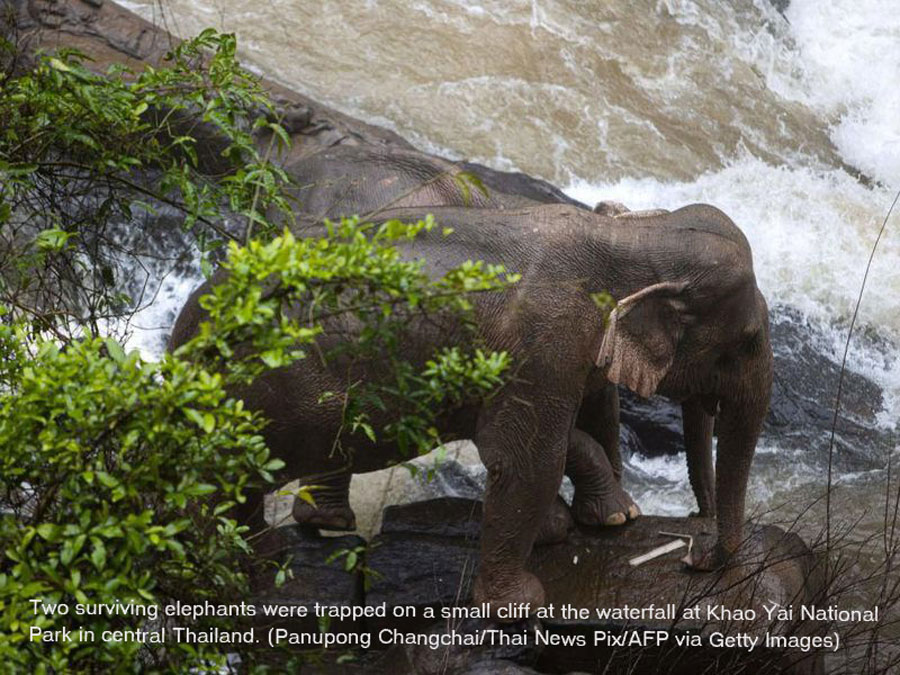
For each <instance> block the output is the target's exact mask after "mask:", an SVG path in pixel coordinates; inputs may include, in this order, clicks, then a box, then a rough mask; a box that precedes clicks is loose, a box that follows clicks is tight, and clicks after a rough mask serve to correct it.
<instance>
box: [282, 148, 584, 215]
mask: <svg viewBox="0 0 900 675" xmlns="http://www.w3.org/2000/svg"><path fill="white" fill-rule="evenodd" d="M285 170H286V171H287V172H288V174H289V175H290V176H291V178H292V179H293V180H294V181H295V182H296V184H297V187H296V189H295V190H294V191H293V192H292V196H293V197H295V198H296V200H297V202H298V211H299V212H300V213H301V214H302V215H303V220H304V221H307V222H308V221H312V222H318V221H321V220H322V219H323V218H331V219H335V218H340V217H341V216H345V215H346V216H349V215H356V214H358V215H360V216H365V215H367V214H374V213H375V212H376V211H379V210H383V209H387V208H401V207H415V206H469V207H474V208H494V209H507V208H522V207H525V206H531V205H534V204H538V203H545V204H550V203H553V204H555V203H572V204H575V202H573V201H572V200H569V198H568V197H566V196H565V195H564V194H563V193H562V192H559V191H558V190H556V189H555V188H553V187H552V186H550V185H548V184H545V183H543V182H541V181H536V180H534V179H530V178H527V177H525V176H523V175H521V174H505V173H502V172H499V171H492V170H490V169H487V168H486V167H481V166H478V165H475V164H467V163H463V162H449V161H447V160H445V159H441V158H439V157H432V156H429V155H424V154H422V153H420V152H414V151H410V150H401V149H392V148H371V147H367V146H348V145H342V146H337V147H334V148H326V149H324V150H322V151H320V152H317V153H315V154H314V155H310V156H307V157H304V158H303V159H301V160H298V161H296V162H294V163H293V164H289V165H288V166H286V167H285ZM461 174H470V175H475V176H477V177H478V178H479V180H481V182H482V185H483V186H484V190H483V191H482V190H480V189H479V188H478V187H477V186H476V185H474V184H472V183H470V182H467V181H465V178H464V176H461ZM461 183H464V184H465V186H466V187H463V185H461Z"/></svg>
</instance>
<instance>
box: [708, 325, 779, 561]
mask: <svg viewBox="0 0 900 675" xmlns="http://www.w3.org/2000/svg"><path fill="white" fill-rule="evenodd" d="M760 346H761V347H763V348H762V349H760V353H759V354H758V355H757V357H756V358H755V359H754V360H753V363H752V364H751V373H750V377H747V378H745V380H744V382H743V386H740V387H738V388H737V389H736V390H735V391H734V392H732V395H731V396H728V397H723V398H722V399H720V406H721V407H720V414H719V422H718V436H719V442H718V452H717V456H716V511H717V518H718V522H717V524H718V534H719V537H718V544H717V547H718V549H719V551H718V553H719V554H720V555H723V556H729V555H731V554H732V553H734V552H735V551H736V550H737V549H738V548H739V547H740V545H741V542H742V539H743V525H744V502H745V498H746V494H747V481H748V479H749V477H750V465H751V464H752V462H753V453H754V451H755V450H756V442H757V440H758V439H759V434H760V431H761V430H762V426H763V421H764V420H765V417H766V413H767V411H768V408H769V399H770V396H771V391H772V351H771V348H770V345H769V343H768V339H766V341H765V345H764V346H763V345H760Z"/></svg>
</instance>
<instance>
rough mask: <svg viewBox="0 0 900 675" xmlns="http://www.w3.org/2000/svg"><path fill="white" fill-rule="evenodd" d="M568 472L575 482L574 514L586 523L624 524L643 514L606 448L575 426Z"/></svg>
mask: <svg viewBox="0 0 900 675" xmlns="http://www.w3.org/2000/svg"><path fill="white" fill-rule="evenodd" d="M566 475H567V476H568V477H569V478H571V479H572V484H573V485H574V486H575V497H574V498H573V499H572V516H573V517H574V518H575V520H576V521H577V522H579V523H581V524H582V525H622V524H623V523H625V522H626V521H627V520H634V519H635V518H637V517H638V516H639V515H640V513H641V512H640V509H638V507H637V505H636V504H635V503H634V500H632V499H631V497H630V496H629V495H628V493H627V492H625V490H623V489H622V486H621V484H620V483H619V481H618V480H617V478H616V476H615V474H614V472H613V468H612V466H611V465H610V462H609V459H608V458H607V456H606V454H605V453H604V452H603V448H601V447H600V446H599V445H597V442H596V441H595V440H594V439H593V438H591V436H589V435H588V434H586V433H585V432H584V431H581V430H580V429H572V431H571V433H570V434H569V446H568V451H567V453H566Z"/></svg>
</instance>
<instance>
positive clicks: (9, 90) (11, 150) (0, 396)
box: [0, 31, 516, 672]
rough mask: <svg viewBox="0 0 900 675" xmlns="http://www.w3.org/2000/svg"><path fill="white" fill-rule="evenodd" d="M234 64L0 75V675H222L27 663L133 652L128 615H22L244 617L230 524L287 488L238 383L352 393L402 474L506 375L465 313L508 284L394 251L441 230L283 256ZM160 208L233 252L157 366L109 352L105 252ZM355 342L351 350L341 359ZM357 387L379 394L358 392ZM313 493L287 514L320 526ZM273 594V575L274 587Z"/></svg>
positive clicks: (320, 237) (173, 652) (223, 56)
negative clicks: (318, 377) (100, 609)
mask: <svg viewBox="0 0 900 675" xmlns="http://www.w3.org/2000/svg"><path fill="white" fill-rule="evenodd" d="M234 51H235V43H234V38H233V36H230V35H218V34H216V33H214V32H213V31H204V33H202V34H201V35H200V36H199V37H198V38H196V39H195V40H192V41H188V42H186V43H184V44H182V45H181V46H179V47H178V48H177V49H176V50H175V51H174V52H173V53H172V54H171V55H170V60H169V65H168V66H167V67H166V68H159V69H153V68H147V69H146V70H144V71H143V72H141V73H132V72H129V71H126V70H123V69H113V70H111V71H110V72H109V73H107V74H105V75H97V74H94V73H91V72H89V71H88V70H87V69H85V68H84V67H83V60H84V59H83V57H81V56H79V55H78V54H76V53H74V52H71V51H68V52H61V53H59V54H56V55H53V56H44V57H42V58H40V59H39V60H38V63H37V66H36V68H35V69H34V70H33V71H31V72H28V73H24V74H20V75H15V76H13V75H11V74H9V73H6V74H3V75H2V84H3V87H2V88H0V235H2V237H0V249H2V251H3V255H2V256H0V447H2V448H3V450H4V451H3V453H0V508H2V511H0V551H2V554H0V659H2V661H3V663H4V667H6V668H7V669H8V670H10V671H14V672H15V671H20V672H136V671H148V670H154V669H158V670H162V671H167V672H169V671H173V670H174V671H182V672H187V671H192V672H200V671H201V670H210V669H211V668H213V666H214V665H215V664H217V663H221V660H222V655H221V654H219V653H218V650H219V649H221V648H220V647H217V646H215V645H208V646H206V645H180V646H179V645H176V643H174V642H171V643H169V644H167V645H166V649H165V650H160V649H153V648H152V647H146V646H144V647H142V646H141V645H138V644H136V643H135V642H133V641H126V642H109V641H106V642H104V641H101V640H100V639H95V641H93V642H89V643H88V642H86V643H80V642H79V641H78V640H77V639H75V640H71V641H66V642H57V643H41V642H31V641H29V639H28V629H29V626H40V627H43V628H47V629H60V628H65V627H68V628H70V629H71V628H74V627H76V626H78V627H83V628H86V629H91V630H95V631H97V635H99V634H100V631H102V630H104V629H116V628H123V629H135V628H140V627H142V624H141V622H140V621H136V620H135V619H134V618H133V617H128V616H125V617H123V616H112V617H111V616H97V617H73V616H72V615H71V614H70V615H67V616H63V615H50V616H44V615H43V614H41V613H38V614H35V612H34V609H33V607H32V603H31V600H32V599H34V598H38V599H40V600H41V601H42V602H44V603H52V604H56V603H64V604H68V605H72V604H73V603H88V604H97V603H115V602H117V601H118V602H121V603H126V604H127V603H130V602H134V603H137V604H146V605H157V606H158V605H165V604H166V603H170V602H174V601H177V600H181V601H188V602H198V601H202V600H203V599H206V598H208V599H210V600H211V601H214V602H216V603H228V602H231V601H240V600H241V599H242V598H244V597H245V596H246V590H247V588H246V579H245V575H244V573H243V571H242V570H244V569H246V568H250V565H249V563H248V565H244V563H245V562H248V560H247V558H248V556H252V547H251V545H250V542H251V540H252V535H253V534H255V533H249V532H247V531H246V528H244V527H241V526H239V525H238V524H237V523H236V522H235V520H234V519H233V518H232V517H231V513H232V512H231V511H230V509H231V507H233V506H234V504H235V503H237V502H241V501H242V500H244V498H245V494H246V492H247V491H248V490H249V489H251V488H252V487H254V486H259V485H262V484H265V483H266V482H271V481H273V480H274V475H275V473H276V472H277V471H278V469H280V468H281V462H280V460H277V459H272V458H271V457H270V454H269V450H268V449H267V448H266V446H265V444H264V442H263V438H262V436H261V432H262V431H263V429H264V422H263V420H261V419H260V418H259V417H258V416H257V415H255V414H252V413H250V412H249V411H248V410H246V409H245V408H244V405H243V403H242V402H241V401H240V400H239V399H238V398H237V396H236V394H237V392H239V391H240V389H241V386H243V385H245V384H246V383H247V382H248V381H250V380H251V379H253V378H255V377H259V376H261V375H262V374H263V373H265V371H267V370H268V369H271V368H278V367H285V366H288V365H290V364H292V363H293V362H295V361H296V360H298V359H302V358H307V357H308V356H309V357H313V356H314V357H315V358H317V359H325V360H326V361H330V362H331V363H333V364H338V365H340V366H341V368H342V369H346V372H347V374H348V376H347V380H346V382H345V387H344V389H343V390H342V391H340V392H330V393H326V394H325V395H324V396H323V400H324V399H327V398H330V397H340V399H341V402H342V405H343V409H344V427H343V429H342V431H347V432H351V433H350V434H349V436H350V437H351V438H358V439H359V440H360V442H371V441H375V440H379V441H381V440H392V441H394V442H396V443H397V444H398V445H399V446H400V447H401V448H404V449H406V450H407V451H408V452H409V453H410V454H412V453H413V452H416V451H421V450H429V449H430V448H431V447H433V445H434V444H435V443H437V442H439V439H438V435H437V431H436V430H435V425H434V420H435V418H436V416H437V415H438V414H440V413H441V412H442V411H443V410H445V409H446V408H447V407H449V406H455V405H459V404H461V403H463V402H467V401H470V400H473V399H479V398H483V397H485V396H489V395H490V393H491V391H492V390H493V389H495V388H496V387H497V386H499V385H501V383H502V376H503V373H504V371H505V370H506V369H507V368H508V367H509V358H508V356H507V355H506V354H503V353H488V352H486V351H484V350H480V349H478V346H479V343H478V340H477V335H476V334H475V333H474V332H473V330H472V328H473V324H472V322H471V317H470V314H471V309H472V300H471V294H472V293H478V292H486V291H494V290H498V289H503V288H506V287H507V285H508V284H509V283H513V282H515V280H516V279H515V277H514V276H513V275H506V274H505V271H504V270H503V268H502V267H498V266H492V265H484V264H482V263H480V262H471V261H469V262H466V263H465V264H463V265H461V266H460V267H458V268H456V269H454V270H451V271H450V272H448V273H447V274H446V275H444V276H443V277H442V278H439V279H429V278H428V277H427V276H426V274H425V271H424V262H423V261H421V260H418V261H410V260H405V259H404V258H403V257H402V255H401V249H402V247H403V246H404V245H405V244H406V243H407V242H409V241H410V240H412V239H414V238H416V237H419V236H431V237H435V236H438V235H437V233H436V226H435V223H434V222H433V219H432V218H430V217H428V218H425V219H423V220H421V221H419V222H416V223H401V222H398V221H388V222H384V223H381V224H371V223H361V222H360V221H359V220H358V219H346V220H342V221H341V222H340V223H326V224H325V226H324V229H322V230H321V231H317V232H311V233H310V234H311V236H308V237H303V238H298V237H296V236H294V235H293V234H291V233H290V231H288V230H284V231H283V233H282V234H280V235H278V233H279V232H281V230H282V228H281V225H283V224H284V223H283V221H285V220H287V221H288V222H289V221H290V210H289V204H288V201H287V199H286V197H285V194H286V193H285V190H284V187H285V180H286V177H285V175H284V173H283V172H282V170H281V169H280V168H278V167H277V166H276V165H274V164H273V163H271V162H270V161H269V156H268V154H269V153H268V151H267V152H265V153H261V152H260V151H259V150H258V148H257V144H258V140H259V138H258V136H257V134H258V132H260V131H263V132H266V133H268V134H270V138H271V143H270V146H269V147H270V149H271V148H272V147H274V146H278V145H283V144H286V143H287V141H288V138H287V135H286V134H285V133H284V131H283V130H282V129H281V128H280V127H279V126H278V125H277V124H275V123H273V122H271V121H270V120H271V118H272V116H273V115H272V106H271V104H270V103H269V101H268V100H267V99H266V98H265V96H264V95H263V94H262V92H261V91H260V90H259V88H258V86H257V83H256V81H255V79H254V78H253V77H251V76H249V75H247V74H246V73H245V72H244V71H242V70H240V68H239V67H238V66H237V63H236V61H235V59H234ZM210 148H213V149H214V151H213V152H210ZM473 184H474V185H475V186H476V188H477V187H478V184H477V183H473ZM164 207H165V208H172V209H175V210H176V211H177V212H179V213H180V214H181V221H182V222H183V226H184V228H186V229H188V230H190V232H191V233H193V235H194V238H193V242H194V243H195V244H198V245H199V247H200V250H201V252H202V253H203V258H204V260H206V261H207V262H208V263H209V262H210V258H211V257H212V254H213V253H214V252H216V251H217V250H218V248H219V246H220V245H221V244H223V243H225V242H229V244H228V247H227V259H226V260H225V262H224V265H223V269H224V271H223V272H222V273H220V274H218V275H217V276H216V278H215V280H216V281H217V284H216V286H215V287H214V289H213V291H212V293H210V295H208V296H206V297H205V298H203V299H202V300H201V303H202V305H203V307H204V308H206V310H207V311H208V313H209V320H208V321H207V322H206V323H203V324H201V327H200V329H199V331H198V333H197V335H196V336H195V338H194V339H193V340H191V341H190V342H188V343H187V344H185V345H183V346H182V347H181V348H180V349H179V350H178V352H177V353H176V354H174V355H173V354H167V355H165V356H164V357H163V358H162V359H161V360H160V361H159V362H155V363H150V362H145V361H143V360H142V359H141V358H140V357H139V355H138V354H137V353H135V352H130V353H126V351H125V349H124V348H123V347H122V345H121V344H120V342H118V341H117V340H116V339H113V338H112V337H108V335H109V331H110V329H111V327H112V325H113V324H112V323H110V322H111V320H113V319H115V318H116V317H119V316H123V315H125V316H127V314H128V313H129V312H130V311H131V310H132V309H133V306H134V300H135V299H134V298H128V297H127V288H126V284H125V282H124V280H123V269H126V268H123V267H122V264H121V259H122V258H125V259H126V262H127V259H128V257H129V256H132V257H133V256H134V255H136V253H135V251H134V250H132V249H130V248H129V247H125V246H117V245H114V244H115V242H116V240H117V239H116V236H117V235H116V232H117V230H116V227H120V230H119V232H121V231H122V230H124V231H125V232H129V231H131V230H134V229H135V228H136V223H138V222H139V221H138V219H137V215H136V214H137V213H139V212H142V213H145V214H146V213H151V214H152V213H153V212H155V211H156V210H158V209H162V208H164ZM148 222H154V221H153V219H150V221H148ZM117 224H118V225H117ZM449 234H450V230H444V231H443V236H448V235H449ZM276 235H278V236H276ZM157 236H159V235H157ZM150 238H151V239H152V238H153V233H151V237H150ZM238 242H240V243H241V244H245V245H239V244H238ZM217 255H218V253H217ZM132 263H133V261H132ZM347 325H350V326H353V328H354V332H355V339H354V340H346V339H342V336H343V337H344V338H345V337H346V336H345V333H344V330H345V327H346V326H347ZM422 330H437V331H438V334H439V335H440V337H441V339H440V340H436V341H433V342H434V344H444V345H445V347H444V348H443V349H441V350H440V351H438V352H437V353H428V352H421V353H419V352H416V351H415V350H410V349H409V346H410V345H411V344H412V343H411V342H410V331H413V332H419V331H422ZM373 362H374V363H378V364H380V368H379V369H378V370H377V372H376V373H375V375H376V376H374V377H371V378H360V377H359V373H360V372H362V371H361V370H360V368H361V367H362V366H364V364H367V363H368V364H371V363H373ZM384 413H389V414H387V415H385V414H384ZM344 435H345V436H347V435H348V434H344ZM338 441H339V439H337V438H336V439H335V443H336V444H338ZM315 489H316V486H304V487H303V488H301V489H300V491H299V492H298V497H299V498H301V499H305V500H307V501H314V499H315ZM344 566H345V567H346V568H347V569H348V571H351V572H352V573H361V574H363V576H364V578H365V579H366V580H368V579H371V578H372V576H373V575H374V574H375V572H374V571H373V570H369V569H368V568H367V567H365V556H364V555H363V552H362V551H348V552H347V553H346V556H345V559H344ZM286 574H287V573H286V568H285V566H284V565H282V566H281V568H280V569H277V570H276V571H275V579H276V581H277V582H283V581H284V580H285V578H286ZM222 626H223V627H227V624H222ZM143 627H145V628H146V626H143ZM253 658H254V657H253V655H252V654H251V655H249V656H248V657H247V661H246V663H248V664H249V663H252V662H253Z"/></svg>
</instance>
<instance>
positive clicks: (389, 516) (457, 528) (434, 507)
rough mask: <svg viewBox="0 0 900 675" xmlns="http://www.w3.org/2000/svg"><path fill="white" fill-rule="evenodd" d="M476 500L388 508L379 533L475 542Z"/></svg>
mask: <svg viewBox="0 0 900 675" xmlns="http://www.w3.org/2000/svg"><path fill="white" fill-rule="evenodd" d="M481 507H482V504H481V502H480V501H474V500H472V499H464V498H460V497H444V498H442V499H431V500H428V501H422V502H415V503H414V504H404V505H402V506H389V507H387V508H386V509H385V510H384V517H383V519H382V524H381V533H382V534H385V535H386V534H420V535H434V536H439V537H456V538H462V539H469V540H475V539H478V537H479V536H480V535H481Z"/></svg>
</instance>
